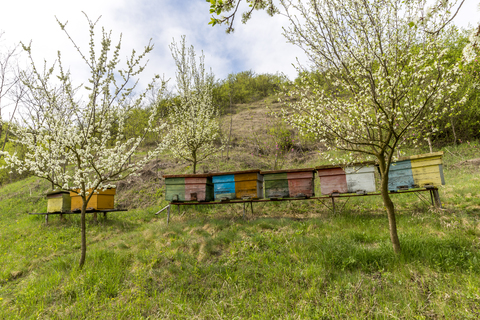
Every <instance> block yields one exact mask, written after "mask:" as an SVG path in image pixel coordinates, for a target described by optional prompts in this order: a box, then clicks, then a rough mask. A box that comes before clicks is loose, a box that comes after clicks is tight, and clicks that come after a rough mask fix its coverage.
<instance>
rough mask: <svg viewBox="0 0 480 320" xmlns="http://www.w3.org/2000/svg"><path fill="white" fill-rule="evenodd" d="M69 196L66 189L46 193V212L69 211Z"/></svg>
mask: <svg viewBox="0 0 480 320" xmlns="http://www.w3.org/2000/svg"><path fill="white" fill-rule="evenodd" d="M70 206H71V198H70V192H68V191H62V190H60V191H51V192H49V193H47V212H48V213H52V212H66V211H70Z"/></svg>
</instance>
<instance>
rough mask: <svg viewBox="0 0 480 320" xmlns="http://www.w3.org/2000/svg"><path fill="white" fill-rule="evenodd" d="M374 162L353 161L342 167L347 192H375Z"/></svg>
mask: <svg viewBox="0 0 480 320" xmlns="http://www.w3.org/2000/svg"><path fill="white" fill-rule="evenodd" d="M374 164H375V162H373V161H371V162H363V163H353V164H350V165H348V166H346V167H345V168H344V170H345V174H346V179H347V189H348V192H349V193H356V192H375V191H376V187H375V166H374Z"/></svg>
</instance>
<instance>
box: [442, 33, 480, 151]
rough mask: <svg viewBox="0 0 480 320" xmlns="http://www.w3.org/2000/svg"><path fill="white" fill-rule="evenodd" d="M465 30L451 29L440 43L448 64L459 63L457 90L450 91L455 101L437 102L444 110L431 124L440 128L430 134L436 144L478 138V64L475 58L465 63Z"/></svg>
mask: <svg viewBox="0 0 480 320" xmlns="http://www.w3.org/2000/svg"><path fill="white" fill-rule="evenodd" d="M468 33H469V31H467V30H460V31H458V30H457V29H455V28H452V29H451V30H450V32H449V36H448V37H447V38H446V39H444V42H443V45H444V47H445V49H446V50H448V54H447V56H448V59H449V61H450V64H452V65H453V64H454V63H457V62H460V68H461V71H462V73H461V76H460V77H458V78H457V79H456V81H457V82H458V86H459V89H458V90H457V91H456V92H455V93H453V94H454V95H455V99H454V100H455V101H456V102H457V103H456V104H453V105H452V104H450V105H448V104H440V106H439V108H440V109H444V110H445V111H446V112H443V113H442V114H441V115H440V117H439V118H438V119H437V121H436V123H435V126H436V127H438V128H439V129H440V130H439V131H438V132H437V133H435V134H434V135H433V140H434V142H435V143H436V144H437V145H443V144H446V143H457V142H459V141H460V142H461V141H462V140H463V141H467V140H470V139H478V138H480V129H479V128H480V91H479V90H478V87H479V85H480V82H479V81H478V73H479V71H480V64H479V63H478V62H477V61H473V62H472V63H466V62H465V61H464V60H463V54H462V52H463V50H464V48H465V45H466V44H467V43H468Z"/></svg>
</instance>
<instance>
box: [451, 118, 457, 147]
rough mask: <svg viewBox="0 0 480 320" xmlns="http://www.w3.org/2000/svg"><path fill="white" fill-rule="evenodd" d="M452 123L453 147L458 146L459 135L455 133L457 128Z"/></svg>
mask: <svg viewBox="0 0 480 320" xmlns="http://www.w3.org/2000/svg"><path fill="white" fill-rule="evenodd" d="M451 123H452V132H453V145H454V146H457V133H456V132H455V126H454V124H453V121H451Z"/></svg>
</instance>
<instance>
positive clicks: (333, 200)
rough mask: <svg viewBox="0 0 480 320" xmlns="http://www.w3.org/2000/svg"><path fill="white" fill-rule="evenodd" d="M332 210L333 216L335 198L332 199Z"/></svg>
mask: <svg viewBox="0 0 480 320" xmlns="http://www.w3.org/2000/svg"><path fill="white" fill-rule="evenodd" d="M332 210H333V214H335V198H334V197H332Z"/></svg>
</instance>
